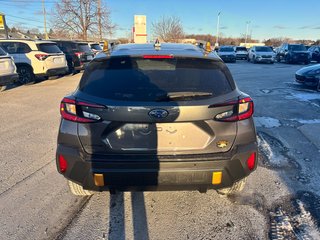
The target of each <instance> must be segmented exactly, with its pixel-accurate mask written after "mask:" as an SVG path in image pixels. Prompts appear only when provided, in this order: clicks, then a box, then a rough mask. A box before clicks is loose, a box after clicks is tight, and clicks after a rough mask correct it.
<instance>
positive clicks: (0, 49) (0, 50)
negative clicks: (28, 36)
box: [0, 47, 7, 56]
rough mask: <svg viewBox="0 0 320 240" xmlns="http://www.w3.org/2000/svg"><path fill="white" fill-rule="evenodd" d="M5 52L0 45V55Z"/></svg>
mask: <svg viewBox="0 0 320 240" xmlns="http://www.w3.org/2000/svg"><path fill="white" fill-rule="evenodd" d="M5 55H7V53H6V52H5V51H4V50H3V49H2V48H1V47H0V56H5Z"/></svg>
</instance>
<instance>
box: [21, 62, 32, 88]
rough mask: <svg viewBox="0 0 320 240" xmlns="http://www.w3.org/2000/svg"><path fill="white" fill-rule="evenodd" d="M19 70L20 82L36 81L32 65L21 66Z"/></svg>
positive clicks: (29, 82)
mask: <svg viewBox="0 0 320 240" xmlns="http://www.w3.org/2000/svg"><path fill="white" fill-rule="evenodd" d="M17 72H18V74H19V80H18V82H19V83H20V84H23V85H25V84H33V83H34V82H35V76H34V74H33V70H32V68H31V67H28V66H25V65H22V66H19V67H18V69H17Z"/></svg>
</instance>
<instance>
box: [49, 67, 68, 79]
mask: <svg viewBox="0 0 320 240" xmlns="http://www.w3.org/2000/svg"><path fill="white" fill-rule="evenodd" d="M67 72H68V67H63V68H54V69H49V70H48V71H47V72H46V75H47V76H48V77H50V76H57V75H62V74H66V73H67Z"/></svg>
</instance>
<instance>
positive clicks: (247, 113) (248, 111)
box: [210, 97, 254, 122]
mask: <svg viewBox="0 0 320 240" xmlns="http://www.w3.org/2000/svg"><path fill="white" fill-rule="evenodd" d="M230 105H233V106H234V107H233V109H231V110H229V111H226V112H222V113H219V114H217V115H216V116H215V118H214V119H215V120H217V121H223V122H235V121H241V120H245V119H248V118H250V117H251V116H252V115H253V112H254V104H253V101H252V99H251V98H249V97H247V98H242V99H240V100H238V101H231V102H228V103H223V104H215V105H212V106H210V107H225V106H230Z"/></svg>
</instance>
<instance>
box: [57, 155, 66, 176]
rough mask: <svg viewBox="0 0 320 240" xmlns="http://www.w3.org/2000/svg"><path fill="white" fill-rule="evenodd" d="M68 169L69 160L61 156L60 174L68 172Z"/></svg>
mask: <svg viewBox="0 0 320 240" xmlns="http://www.w3.org/2000/svg"><path fill="white" fill-rule="evenodd" d="M67 168H68V163H67V160H66V159H65V158H64V157H63V156H62V155H59V169H60V172H62V173H64V172H65V171H67Z"/></svg>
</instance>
